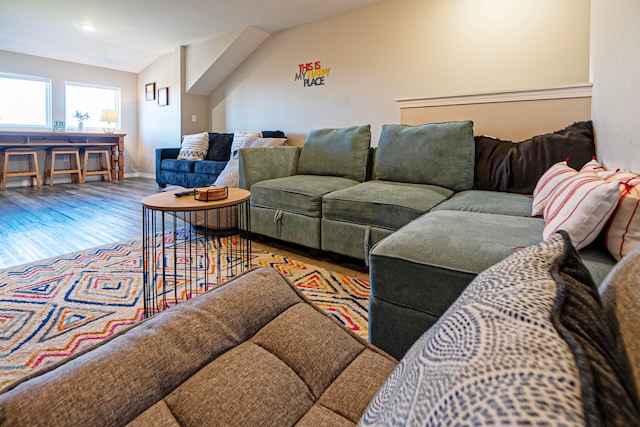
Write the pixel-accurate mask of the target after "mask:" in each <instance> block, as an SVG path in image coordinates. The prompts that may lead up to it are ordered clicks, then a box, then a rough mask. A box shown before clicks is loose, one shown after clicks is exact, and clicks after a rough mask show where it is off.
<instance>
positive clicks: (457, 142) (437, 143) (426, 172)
mask: <svg viewBox="0 0 640 427" xmlns="http://www.w3.org/2000/svg"><path fill="white" fill-rule="evenodd" d="M474 165H475V142H474V140H473V122H471V121H462V122H447V123H431V124H425V125H421V126H408V125H383V126H382V133H381V134H380V141H379V144H378V148H377V150H376V158H375V177H376V178H377V179H381V180H385V181H398V182H412V183H416V184H432V185H438V186H441V187H446V188H449V189H451V190H454V191H463V190H470V189H471V188H473V179H474V175H473V174H474Z"/></svg>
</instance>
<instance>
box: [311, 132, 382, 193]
mask: <svg viewBox="0 0 640 427" xmlns="http://www.w3.org/2000/svg"><path fill="white" fill-rule="evenodd" d="M370 145H371V126H370V125H364V126H351V127H346V128H342V129H316V130H312V131H311V132H310V133H309V135H308V136H307V140H306V141H305V143H304V145H303V146H302V152H301V153H300V161H299V162H298V173H299V174H301V175H328V176H341V177H345V178H349V179H353V180H356V181H360V182H362V181H364V180H365V177H366V174H367V161H368V157H369V146H370Z"/></svg>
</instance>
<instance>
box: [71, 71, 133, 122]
mask: <svg viewBox="0 0 640 427" xmlns="http://www.w3.org/2000/svg"><path fill="white" fill-rule="evenodd" d="M68 86H75V87H84V88H90V89H104V90H111V91H114V92H116V99H115V104H116V105H115V108H114V109H115V110H116V111H117V113H118V122H117V123H116V124H115V125H116V126H115V129H114V130H115V131H118V130H121V129H122V127H121V126H122V117H121V115H120V112H121V108H122V88H120V87H118V86H111V85H105V84H99V83H87V82H80V81H76V80H65V82H64V117H65V121H67V123H66V128H67V129H69V128H70V127H71V128H73V124H72V123H73V122H71V123H70V122H69V121H68V120H67V118H68V115H71V114H72V113H73V111H70V112H68V111H67V107H68V104H67V87H68ZM67 113H69V114H67ZM103 129H104V126H87V125H85V126H84V130H85V131H95V130H103Z"/></svg>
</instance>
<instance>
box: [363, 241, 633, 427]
mask: <svg viewBox="0 0 640 427" xmlns="http://www.w3.org/2000/svg"><path fill="white" fill-rule="evenodd" d="M619 348H620V346H619V341H618V334H617V333H616V330H615V329H614V328H613V327H612V326H611V324H610V322H609V321H608V320H607V318H606V317H605V315H604V312H603V309H602V303H601V301H600V297H599V294H598V290H597V288H596V285H595V283H594V282H593V280H592V278H591V276H590V274H589V272H588V270H587V269H586V268H585V266H584V265H583V263H582V260H581V257H580V255H579V253H578V252H577V251H576V249H575V248H574V247H573V246H572V244H571V241H570V239H569V237H568V235H567V234H566V233H564V232H560V233H556V234H554V235H553V236H551V237H550V238H549V239H548V240H547V241H545V242H541V243H539V244H537V245H533V246H529V247H527V248H524V249H521V250H519V251H517V252H515V253H514V254H513V255H511V256H510V257H508V258H506V259H504V260H503V261H501V262H499V263H498V264H496V265H494V266H493V267H491V268H489V269H487V270H485V271H484V272H483V273H481V274H479V275H478V276H477V277H476V279H474V280H473V282H472V283H471V284H470V285H469V286H468V287H467V288H466V289H465V290H464V291H463V293H462V294H461V295H460V296H459V297H458V299H457V300H456V301H455V303H454V304H453V305H452V306H451V307H450V308H449V309H448V310H447V311H446V312H445V314H444V315H443V316H442V317H441V318H440V319H439V320H438V322H437V323H436V324H435V325H434V326H433V327H431V328H430V329H429V330H428V331H427V332H425V334H424V335H423V336H422V337H421V338H420V339H419V340H418V341H417V342H416V343H415V344H414V345H413V346H412V347H411V348H410V349H409V351H408V352H407V354H406V355H405V356H404V357H403V359H402V360H401V361H400V364H399V365H398V366H397V367H396V369H395V370H394V372H393V373H392V374H391V375H390V376H389V378H388V379H387V381H386V382H385V384H384V385H383V386H382V388H381V389H380V390H379V391H378V393H377V394H376V396H375V397H374V398H373V400H372V401H371V402H370V403H369V406H368V408H367V410H366V411H365V413H364V415H363V417H362V418H361V420H360V425H362V426H389V425H398V426H399V425H403V426H404V425H407V426H409V425H412V426H413V425H416V426H417V425H420V426H455V425H469V426H471V425H495V426H499V425H511V426H517V425H529V426H542V425H567V426H569V425H589V426H596V425H597V426H628V425H629V423H630V422H632V421H631V420H638V419H640V418H639V417H640V408H639V407H640V405H639V404H638V397H637V394H636V393H635V387H634V385H633V383H632V382H631V381H632V379H631V377H630V375H629V374H628V373H629V370H630V368H629V361H628V359H627V357H626V354H625V353H624V352H622V351H619Z"/></svg>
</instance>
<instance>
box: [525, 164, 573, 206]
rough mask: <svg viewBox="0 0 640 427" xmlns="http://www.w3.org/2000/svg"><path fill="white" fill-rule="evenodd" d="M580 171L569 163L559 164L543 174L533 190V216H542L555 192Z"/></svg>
mask: <svg viewBox="0 0 640 427" xmlns="http://www.w3.org/2000/svg"><path fill="white" fill-rule="evenodd" d="M577 173H578V171H577V170H575V169H574V168H572V167H570V166H569V165H568V164H567V161H566V160H565V161H563V162H558V163H556V164H555V165H553V166H551V167H550V168H549V169H547V171H546V172H545V173H544V174H542V176H541V177H540V179H539V180H538V183H537V184H536V187H535V188H534V189H533V208H532V211H531V215H533V216H536V215H542V214H543V212H544V207H545V206H547V203H548V202H549V198H550V197H551V194H552V193H553V191H554V190H555V189H556V188H558V186H559V185H560V184H562V183H563V182H564V181H566V180H567V179H569V178H571V177H572V176H574V175H575V174H577Z"/></svg>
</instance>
